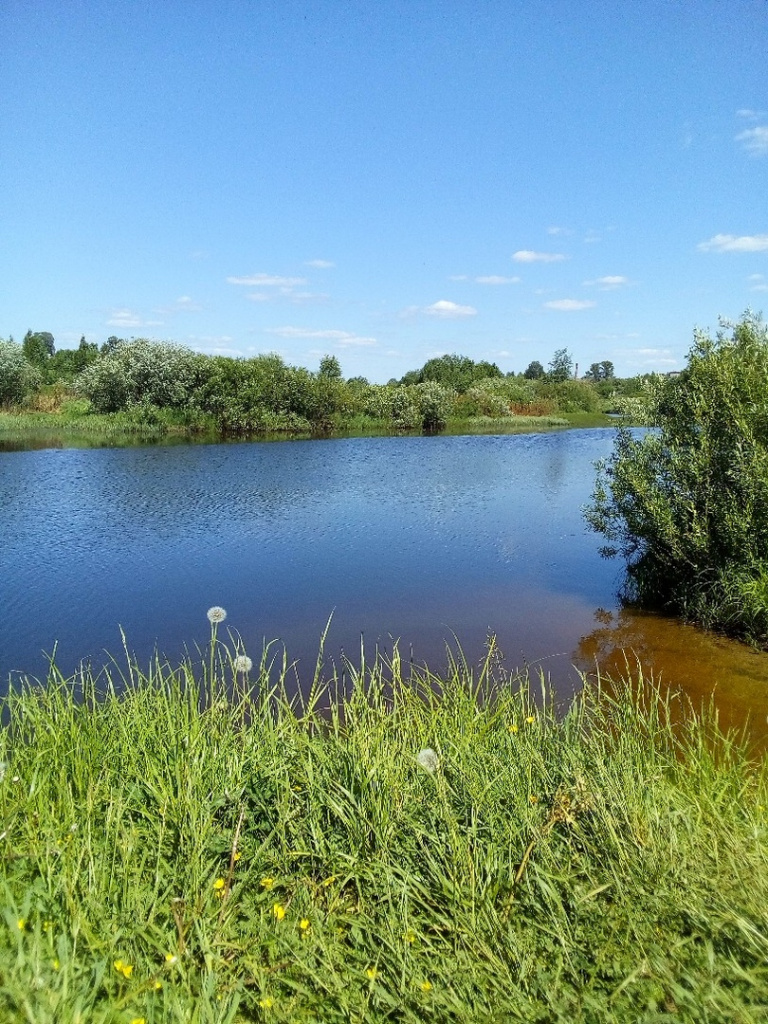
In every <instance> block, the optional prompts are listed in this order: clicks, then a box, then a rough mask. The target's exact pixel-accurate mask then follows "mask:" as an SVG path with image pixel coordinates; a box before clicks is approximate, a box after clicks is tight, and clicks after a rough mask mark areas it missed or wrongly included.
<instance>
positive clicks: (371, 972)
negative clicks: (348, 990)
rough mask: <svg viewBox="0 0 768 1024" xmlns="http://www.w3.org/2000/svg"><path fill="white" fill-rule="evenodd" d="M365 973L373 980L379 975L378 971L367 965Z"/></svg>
mask: <svg viewBox="0 0 768 1024" xmlns="http://www.w3.org/2000/svg"><path fill="white" fill-rule="evenodd" d="M365 973H366V974H367V975H368V977H369V978H370V979H371V981H374V980H375V979H376V978H377V977H378V975H379V972H378V971H377V970H376V968H375V967H369V968H368V970H367V971H366V972H365Z"/></svg>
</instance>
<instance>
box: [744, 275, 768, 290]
mask: <svg viewBox="0 0 768 1024" xmlns="http://www.w3.org/2000/svg"><path fill="white" fill-rule="evenodd" d="M747 280H748V281H749V290H750V291H752V292H768V283H766V280H765V277H764V276H763V275H762V274H750V275H749V277H748V278H747Z"/></svg>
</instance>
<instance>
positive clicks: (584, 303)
mask: <svg viewBox="0 0 768 1024" xmlns="http://www.w3.org/2000/svg"><path fill="white" fill-rule="evenodd" d="M544 305H545V306H546V308H547V309H559V310H561V311H562V312H564V313H574V312H576V311H577V310H579V309H591V308H592V307H593V306H596V305H597V303H596V302H592V301H590V300H589V299H552V301H551V302H545V303H544Z"/></svg>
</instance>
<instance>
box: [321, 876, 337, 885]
mask: <svg viewBox="0 0 768 1024" xmlns="http://www.w3.org/2000/svg"><path fill="white" fill-rule="evenodd" d="M335 881H336V875H329V876H328V878H326V879H325V881H324V882H323V885H333V883H334V882H335Z"/></svg>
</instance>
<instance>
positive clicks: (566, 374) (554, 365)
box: [547, 348, 573, 380]
mask: <svg viewBox="0 0 768 1024" xmlns="http://www.w3.org/2000/svg"><path fill="white" fill-rule="evenodd" d="M547 376H548V377H549V379H550V380H570V378H571V377H572V376H573V358H572V357H571V353H570V352H569V351H568V349H567V348H559V349H557V350H556V352H555V354H554V355H553V356H552V358H551V359H550V361H549V373H548V374H547Z"/></svg>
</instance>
